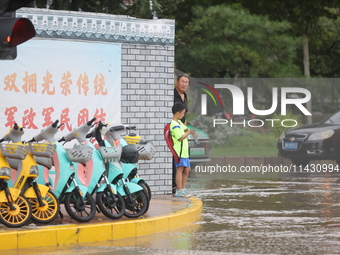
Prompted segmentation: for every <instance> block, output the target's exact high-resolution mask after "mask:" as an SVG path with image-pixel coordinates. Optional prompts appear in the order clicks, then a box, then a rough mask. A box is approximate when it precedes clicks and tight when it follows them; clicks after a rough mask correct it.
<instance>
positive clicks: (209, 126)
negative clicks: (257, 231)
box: [189, 115, 250, 145]
mask: <svg viewBox="0 0 340 255" xmlns="http://www.w3.org/2000/svg"><path fill="white" fill-rule="evenodd" d="M213 124H214V117H210V116H205V115H199V116H197V117H196V118H195V119H192V120H190V124H189V125H190V126H192V127H195V128H199V129H201V130H203V131H204V132H206V133H207V134H208V135H209V138H210V142H211V144H212V145H221V144H226V143H227V142H228V139H229V138H230V137H233V136H249V135H250V132H249V131H248V130H247V129H246V128H239V127H230V126H229V125H216V126H215V127H214V126H213Z"/></svg>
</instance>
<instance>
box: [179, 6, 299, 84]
mask: <svg viewBox="0 0 340 255" xmlns="http://www.w3.org/2000/svg"><path fill="white" fill-rule="evenodd" d="M193 14H194V18H193V20H192V22H190V23H189V24H188V25H187V26H186V27H185V28H184V29H183V30H181V31H178V32H177V35H176V37H177V40H176V54H175V62H176V65H177V68H178V69H179V70H185V71H186V72H189V73H190V74H191V75H192V76H194V77H219V78H224V77H231V78H234V77H289V76H296V75H298V74H299V73H298V71H297V70H298V68H297V67H296V66H295V65H294V64H293V59H294V57H295V52H296V47H297V45H298V40H297V39H296V38H294V37H292V36H289V35H287V32H289V30H290V25H289V23H288V22H275V21H270V20H269V19H268V18H267V17H266V16H256V15H251V14H249V12H248V11H245V10H242V9H235V8H231V7H227V6H224V5H220V6H211V7H209V8H207V9H206V8H203V7H195V8H193Z"/></svg>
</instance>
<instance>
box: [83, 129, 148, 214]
mask: <svg viewBox="0 0 340 255" xmlns="http://www.w3.org/2000/svg"><path fill="white" fill-rule="evenodd" d="M105 126H106V125H104V124H103V123H102V122H99V123H98V125H97V127H96V128H95V129H94V130H93V131H92V132H91V133H89V134H88V135H87V138H91V137H94V138H95V139H96V141H97V143H98V145H99V147H98V151H99V152H100V154H101V155H102V157H103V159H104V161H105V158H106V157H105V151H110V150H112V149H114V150H118V151H121V146H120V145H118V146H111V145H110V143H109V142H108V141H105V140H103V139H102V135H101V133H102V129H103V127H105ZM105 163H106V168H107V178H108V180H109V181H110V182H111V183H113V184H114V185H116V186H117V190H118V193H119V194H121V195H122V196H123V198H124V201H125V206H126V210H125V212H124V215H125V216H126V217H129V218H136V217H139V216H141V215H143V214H145V213H146V212H147V210H148V208H149V201H148V199H147V197H146V196H145V194H144V191H143V187H141V186H140V185H138V184H136V183H132V182H129V181H125V179H124V173H123V169H122V167H121V164H120V162H119V158H117V160H114V161H112V160H111V161H106V162H105Z"/></svg>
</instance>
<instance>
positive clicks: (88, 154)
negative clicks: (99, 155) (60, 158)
mask: <svg viewBox="0 0 340 255" xmlns="http://www.w3.org/2000/svg"><path fill="white" fill-rule="evenodd" d="M66 152H67V156H68V158H69V160H70V161H73V162H79V163H82V164H85V163H86V162H89V161H90V160H91V158H92V152H93V148H91V147H89V146H87V145H84V144H76V145H74V147H73V148H72V149H66Z"/></svg>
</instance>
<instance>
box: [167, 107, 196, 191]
mask: <svg viewBox="0 0 340 255" xmlns="http://www.w3.org/2000/svg"><path fill="white" fill-rule="evenodd" d="M186 109H187V108H186V106H185V105H184V104H183V103H179V102H178V103H175V104H174V105H173V107H172V114H173V118H172V121H171V123H170V131H171V136H172V140H173V142H174V149H175V151H176V153H177V155H178V157H179V158H180V162H179V163H177V162H175V164H176V185H177V187H176V193H175V195H174V196H175V197H188V195H189V194H188V193H187V191H186V189H185V184H186V182H187V179H188V176H189V173H190V159H189V144H188V136H189V135H190V134H193V135H194V136H196V137H197V135H196V132H195V130H194V129H188V128H187V127H186V126H185V125H184V124H183V123H182V122H181V119H182V118H183V116H184V114H185V112H186Z"/></svg>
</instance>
